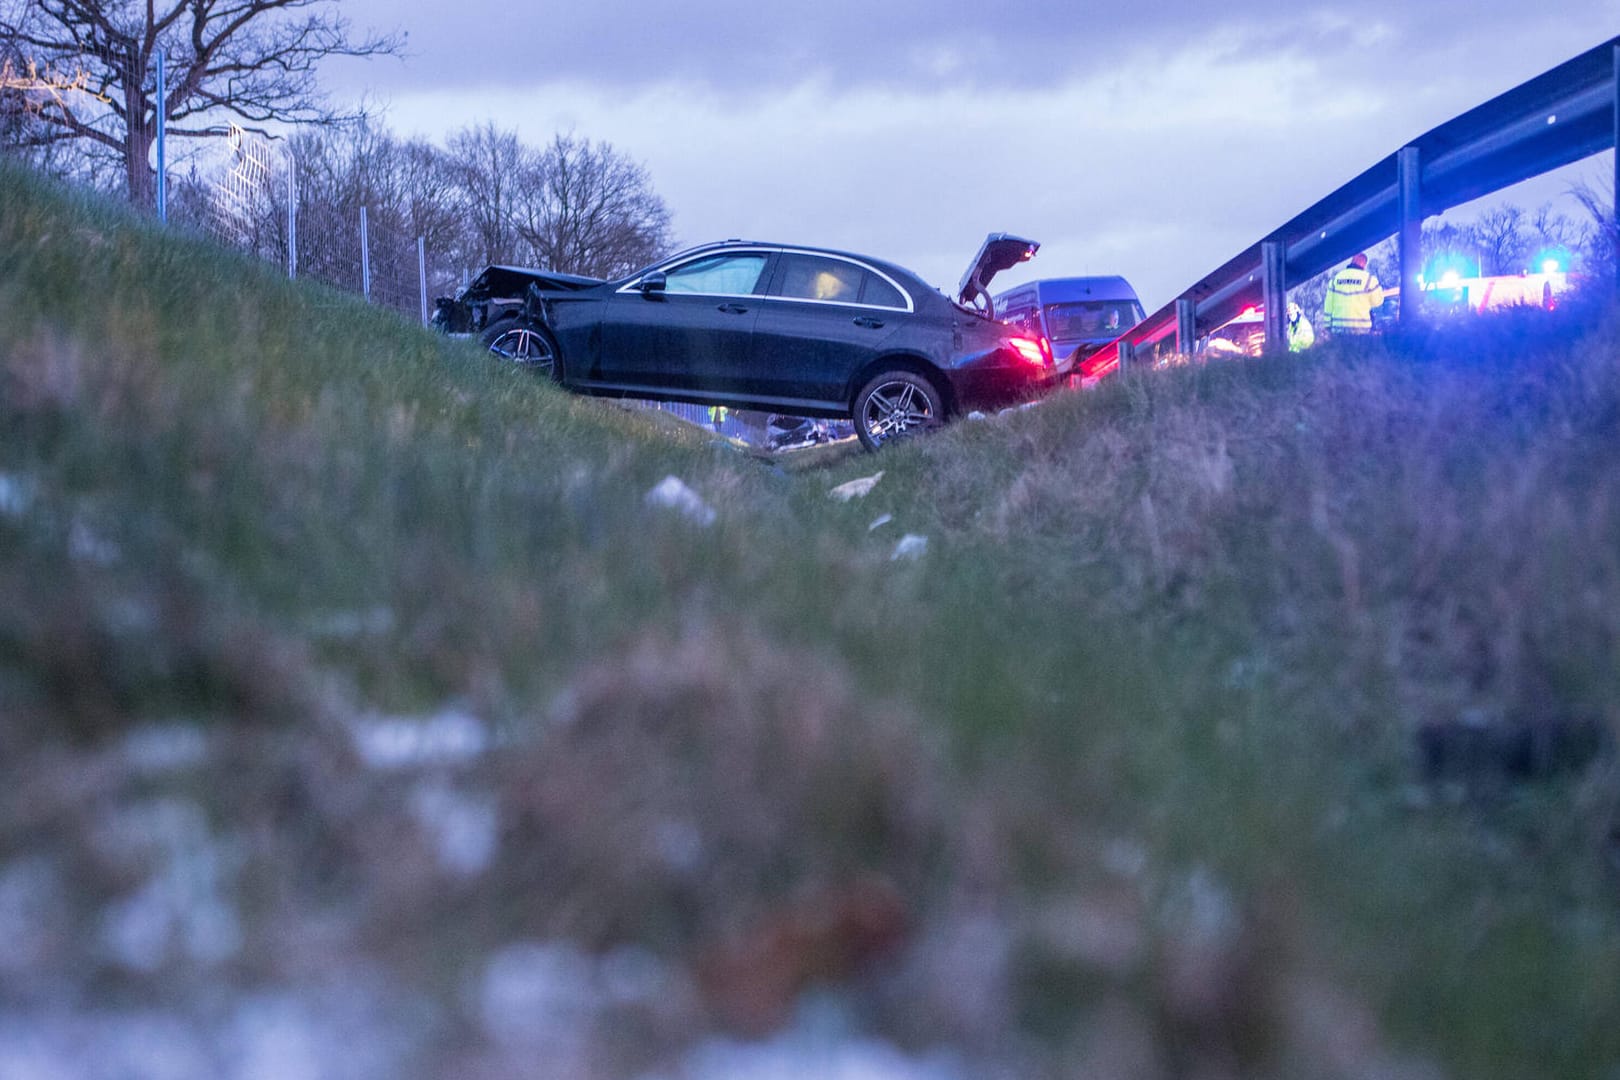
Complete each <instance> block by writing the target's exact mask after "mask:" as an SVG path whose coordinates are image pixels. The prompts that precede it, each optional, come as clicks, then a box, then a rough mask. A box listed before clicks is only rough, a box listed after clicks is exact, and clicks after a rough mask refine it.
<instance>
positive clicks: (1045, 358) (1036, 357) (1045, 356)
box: [1007, 337, 1052, 367]
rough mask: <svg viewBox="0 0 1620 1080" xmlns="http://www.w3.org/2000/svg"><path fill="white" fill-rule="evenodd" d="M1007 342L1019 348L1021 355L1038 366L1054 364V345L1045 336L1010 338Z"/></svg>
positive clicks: (1016, 348)
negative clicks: (1048, 342) (1047, 341)
mask: <svg viewBox="0 0 1620 1080" xmlns="http://www.w3.org/2000/svg"><path fill="white" fill-rule="evenodd" d="M1007 344H1009V345H1011V346H1012V347H1013V348H1014V349H1015V350H1017V352H1018V355H1019V356H1022V357H1023V358H1024V359H1025V360H1028V361H1029V362H1030V363H1032V364H1034V365H1035V366H1036V367H1050V366H1051V365H1052V346H1050V345H1048V344H1047V343H1046V339H1045V338H1027V337H1015V338H1008V339H1007Z"/></svg>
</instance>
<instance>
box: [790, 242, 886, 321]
mask: <svg viewBox="0 0 1620 1080" xmlns="http://www.w3.org/2000/svg"><path fill="white" fill-rule="evenodd" d="M773 295H775V296H780V297H783V298H784V299H791V300H817V301H820V302H822V303H830V304H868V305H871V306H874V307H893V308H903V307H905V306H906V299H905V297H904V296H903V295H901V293H900V290H899V289H897V288H895V287H894V286H893V285H891V284H889V283H888V282H887V281H885V280H883V279H882V278H881V277H879V276H877V275H876V274H874V273H872V272H871V271H870V270H868V269H866V268H865V267H863V266H860V265H858V264H856V263H852V262H846V261H845V260H843V259H830V258H826V257H824V256H821V255H802V254H793V253H789V254H785V255H783V256H782V272H781V275H780V281H779V284H778V285H777V286H776V289H775V290H774V291H773Z"/></svg>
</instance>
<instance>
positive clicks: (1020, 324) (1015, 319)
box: [1001, 305, 1040, 334]
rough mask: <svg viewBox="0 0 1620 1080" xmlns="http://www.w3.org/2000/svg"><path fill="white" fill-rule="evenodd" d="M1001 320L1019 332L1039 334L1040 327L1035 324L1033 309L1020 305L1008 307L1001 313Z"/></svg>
mask: <svg viewBox="0 0 1620 1080" xmlns="http://www.w3.org/2000/svg"><path fill="white" fill-rule="evenodd" d="M1001 321H1002V322H1004V323H1006V324H1007V325H1008V326H1010V327H1012V328H1013V329H1015V330H1017V331H1018V332H1019V333H1021V334H1039V333H1040V327H1038V326H1036V325H1035V309H1034V308H1030V307H1024V306H1022V305H1020V306H1018V307H1015V308H1010V309H1008V310H1007V311H1004V312H1002V313H1001Z"/></svg>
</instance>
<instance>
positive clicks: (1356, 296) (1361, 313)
mask: <svg viewBox="0 0 1620 1080" xmlns="http://www.w3.org/2000/svg"><path fill="white" fill-rule="evenodd" d="M1383 302H1384V287H1383V286H1382V285H1380V284H1378V276H1377V275H1376V274H1374V273H1373V272H1372V271H1371V270H1358V269H1357V268H1356V267H1354V266H1347V267H1345V268H1344V269H1343V270H1340V271H1339V272H1338V273H1337V274H1335V275H1333V281H1332V283H1331V284H1329V285H1328V291H1327V299H1326V300H1324V301H1323V303H1322V310H1323V311H1324V312H1325V313H1326V314H1327V324H1328V330H1329V331H1333V330H1337V331H1339V332H1340V333H1355V334H1365V333H1367V332H1368V331H1370V330H1371V329H1372V309H1373V308H1375V307H1377V306H1378V305H1380V304H1382V303H1383Z"/></svg>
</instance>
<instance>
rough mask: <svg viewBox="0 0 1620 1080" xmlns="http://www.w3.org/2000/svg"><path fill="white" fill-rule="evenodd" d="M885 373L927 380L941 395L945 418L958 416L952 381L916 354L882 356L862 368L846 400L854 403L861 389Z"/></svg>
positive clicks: (847, 393) (845, 397)
mask: <svg viewBox="0 0 1620 1080" xmlns="http://www.w3.org/2000/svg"><path fill="white" fill-rule="evenodd" d="M885 371H909V372H911V373H912V374H913V375H920V376H922V377H923V378H924V379H927V380H928V381H929V383H931V384H932V385H933V387H934V391H935V392H936V393H938V394H939V400H940V401H942V402H944V404H945V416H946V417H951V416H955V415H956V397H955V395H954V394H953V393H952V392H951V381H950V380H949V379H947V378H946V377H945V373H944V372H942V371H941V370H940V369H939V367H938V365H935V364H932V363H929V361H928V360H926V359H925V358H923V357H921V356H918V355H917V354H916V353H889V354H887V355H885V356H880V357H878V358H877V359H875V360H873V361H872V362H871V363H869V364H867V365H866V366H865V367H863V368H861V369H860V370H859V371H857V372H856V373H855V377H854V378H853V379H851V380H850V382H849V385H848V386H847V387H845V388H844V400H845V401H849V402H853V401H854V400H855V395H856V394H858V393H860V391H861V387H863V386H865V385H866V384H867V383H868V382H870V381H871V380H872V379H874V378H876V377H877V376H878V375H880V374H881V373H883V372H885Z"/></svg>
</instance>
